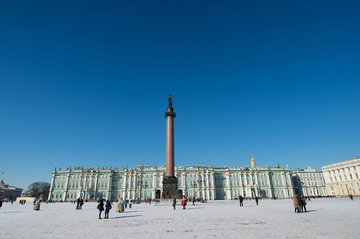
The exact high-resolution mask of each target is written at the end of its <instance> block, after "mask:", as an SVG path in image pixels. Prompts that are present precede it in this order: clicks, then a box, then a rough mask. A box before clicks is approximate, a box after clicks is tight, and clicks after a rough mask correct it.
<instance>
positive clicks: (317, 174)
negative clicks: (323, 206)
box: [292, 167, 328, 197]
mask: <svg viewBox="0 0 360 239" xmlns="http://www.w3.org/2000/svg"><path fill="white" fill-rule="evenodd" d="M292 179H293V183H294V190H295V193H296V194H300V195H304V196H305V197H307V196H314V197H319V196H321V197H324V196H327V195H328V194H327V192H326V187H325V180H324V175H323V172H322V171H319V170H316V169H313V168H310V167H308V168H306V169H296V170H294V171H292Z"/></svg>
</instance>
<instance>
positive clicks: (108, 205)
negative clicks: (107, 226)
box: [104, 200, 112, 219]
mask: <svg viewBox="0 0 360 239" xmlns="http://www.w3.org/2000/svg"><path fill="white" fill-rule="evenodd" d="M111 208H112V206H111V203H110V201H109V200H107V201H106V204H105V217H104V219H109V212H110V209H111Z"/></svg>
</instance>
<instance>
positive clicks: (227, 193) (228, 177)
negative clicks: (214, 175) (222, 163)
mask: <svg viewBox="0 0 360 239" xmlns="http://www.w3.org/2000/svg"><path fill="white" fill-rule="evenodd" d="M225 177H226V199H228V200H230V199H231V185H230V173H229V172H227V173H226V174H225Z"/></svg>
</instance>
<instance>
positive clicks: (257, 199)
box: [255, 197, 259, 206]
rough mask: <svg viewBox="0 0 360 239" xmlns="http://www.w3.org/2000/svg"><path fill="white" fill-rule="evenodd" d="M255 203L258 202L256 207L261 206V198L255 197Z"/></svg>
mask: <svg viewBox="0 0 360 239" xmlns="http://www.w3.org/2000/svg"><path fill="white" fill-rule="evenodd" d="M255 202H256V206H258V205H259V198H258V197H255Z"/></svg>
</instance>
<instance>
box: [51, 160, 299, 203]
mask: <svg viewBox="0 0 360 239" xmlns="http://www.w3.org/2000/svg"><path fill="white" fill-rule="evenodd" d="M164 173H165V165H163V166H161V167H159V168H158V167H157V166H156V165H155V166H152V167H150V166H149V165H147V164H146V165H145V166H144V165H143V164H140V165H138V167H137V168H133V169H131V168H130V169H127V168H112V167H110V168H107V167H103V168H101V169H99V168H97V169H94V168H90V167H89V168H86V169H84V168H82V167H75V168H74V169H71V167H70V168H68V169H66V170H61V169H58V170H57V169H56V168H55V170H54V171H53V173H52V180H51V187H50V193H49V198H48V199H49V200H54V201H73V200H76V199H77V198H79V197H81V198H83V199H85V200H98V199H101V198H104V199H109V200H112V201H116V200H118V199H119V198H124V199H125V198H126V199H140V200H143V199H147V198H152V199H159V198H161V197H162V192H163V189H162V178H163V176H164ZM175 175H176V177H177V178H178V189H179V190H178V193H179V195H180V196H181V195H186V196H188V197H195V198H198V199H205V200H223V199H227V200H231V199H236V198H237V197H238V196H239V195H242V196H244V197H255V196H258V197H263V198H273V197H276V198H289V197H291V196H292V194H293V185H292V180H291V171H290V169H289V168H283V167H280V166H279V165H276V166H273V167H270V166H269V167H256V164H255V160H254V158H252V159H251V167H247V166H244V167H240V166H239V167H235V166H234V167H226V166H224V167H212V166H207V167H205V166H204V165H197V166H189V165H187V166H176V167H175Z"/></svg>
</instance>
